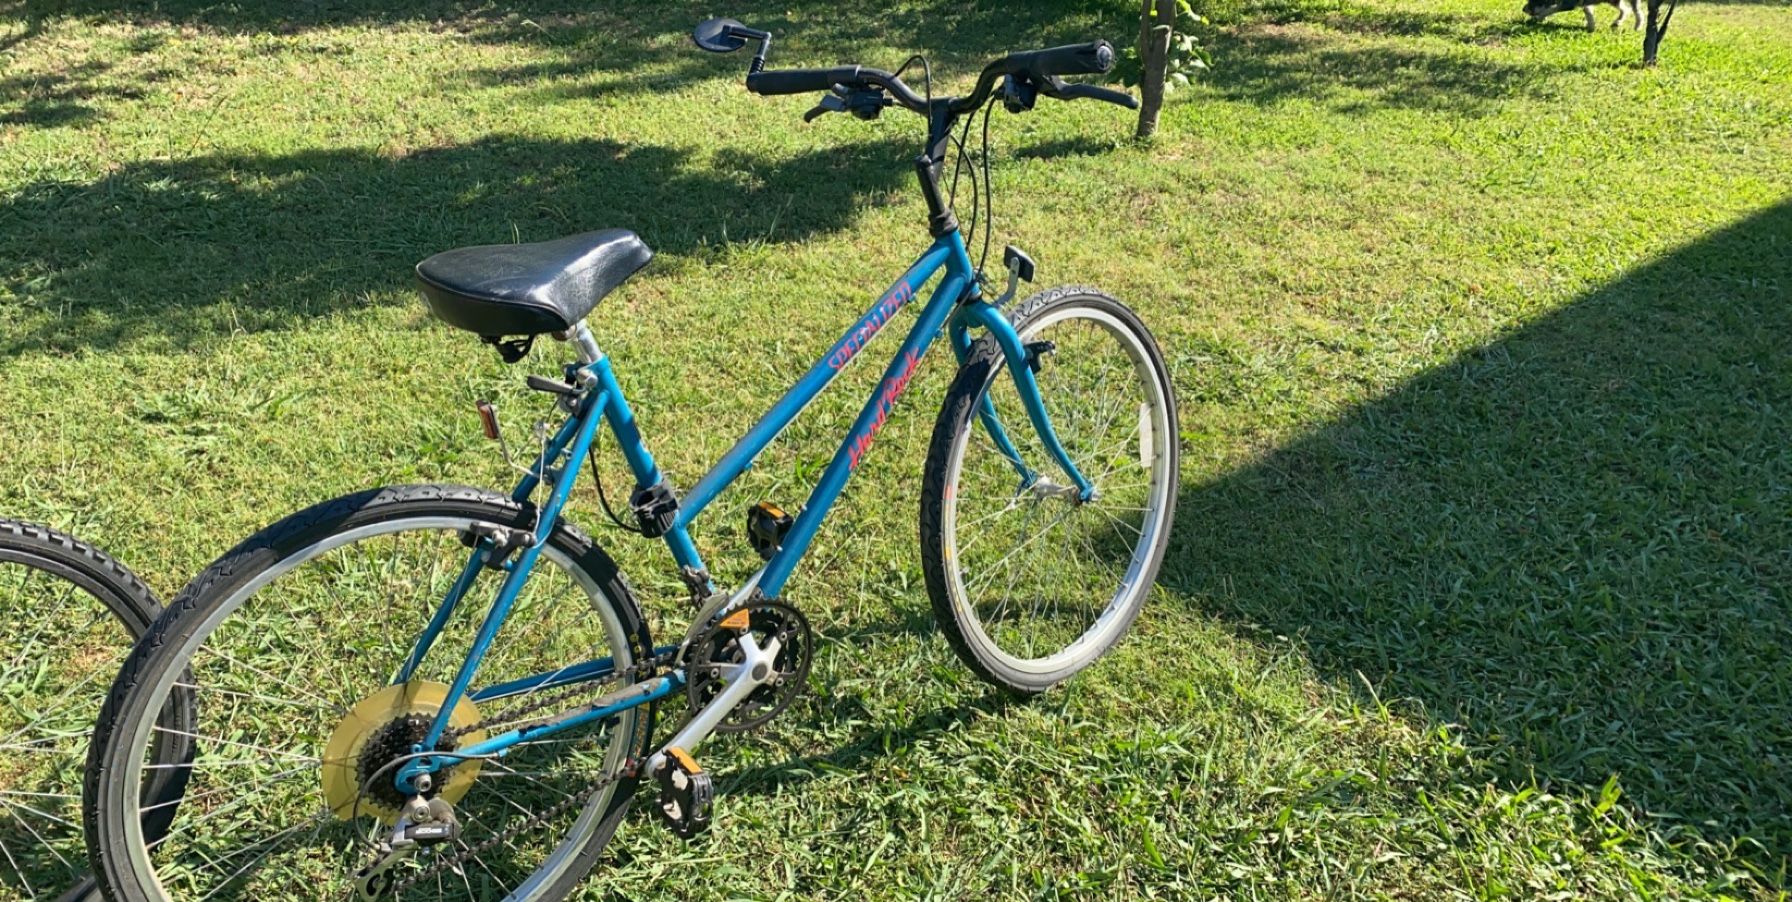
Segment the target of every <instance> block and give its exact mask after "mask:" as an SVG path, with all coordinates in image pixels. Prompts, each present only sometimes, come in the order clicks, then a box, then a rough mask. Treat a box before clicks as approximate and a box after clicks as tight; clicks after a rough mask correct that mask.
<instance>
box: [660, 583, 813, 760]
mask: <svg viewBox="0 0 1792 902" xmlns="http://www.w3.org/2000/svg"><path fill="white" fill-rule="evenodd" d="M741 610H744V611H745V612H746V614H747V631H748V632H750V633H752V635H753V640H754V641H755V642H757V643H758V644H759V646H760V647H762V648H763V647H764V646H765V645H766V644H767V643H769V642H770V641H771V640H773V639H777V640H778V643H779V644H778V654H777V656H776V657H774V658H773V659H772V673H771V675H770V676H769V677H767V679H766V681H765V683H763V684H761V685H760V686H759V688H757V689H754V690H753V691H752V692H751V693H749V694H748V695H747V697H746V698H744V699H741V702H740V704H739V705H736V706H735V708H734V710H733V711H730V712H728V716H727V717H725V718H723V719H722V722H721V723H719V724H717V725H716V732H718V733H744V732H746V731H748V730H755V729H758V728H759V727H763V726H765V725H766V724H768V723H770V722H771V720H772V718H774V717H777V716H778V714H779V713H781V712H782V711H783V710H784V709H785V708H788V707H790V703H791V702H792V701H795V700H796V697H797V694H798V693H800V692H802V691H803V689H804V688H805V687H806V686H807V685H808V682H809V666H810V664H811V663H812V662H813V660H814V651H815V636H814V633H812V632H811V631H810V630H809V620H808V618H806V617H804V616H803V612H801V611H799V610H797V609H796V608H794V607H791V606H790V605H788V604H785V603H784V602H782V601H772V600H769V599H762V600H759V601H755V602H752V603H750V604H748V605H747V606H746V607H745V608H743V609H741ZM739 613H740V612H739V611H736V612H735V613H734V614H733V615H732V616H731V617H725V618H722V619H721V620H718V621H717V622H716V623H715V624H712V625H711V626H710V627H709V629H707V630H705V631H704V632H702V633H701V634H699V635H698V636H697V639H696V641H694V642H692V643H691V645H690V652H689V654H688V655H687V656H686V659H685V673H686V674H687V676H688V677H689V682H688V683H687V684H686V686H685V697H686V699H687V700H688V701H689V703H690V706H691V712H692V713H693V714H695V713H696V711H697V710H698V709H700V708H702V707H703V706H705V705H707V704H709V703H710V702H712V701H714V700H715V698H716V696H718V695H720V694H721V693H722V690H723V688H725V686H726V682H725V681H724V679H723V677H724V676H725V675H726V674H727V673H728V672H729V671H731V670H733V669H734V667H735V666H736V665H738V664H740V663H741V661H743V660H745V657H746V655H745V652H743V651H742V650H741V648H740V635H741V631H740V630H738V629H733V628H730V627H727V626H723V625H722V622H723V621H725V620H729V619H734V618H736V617H738V616H739Z"/></svg>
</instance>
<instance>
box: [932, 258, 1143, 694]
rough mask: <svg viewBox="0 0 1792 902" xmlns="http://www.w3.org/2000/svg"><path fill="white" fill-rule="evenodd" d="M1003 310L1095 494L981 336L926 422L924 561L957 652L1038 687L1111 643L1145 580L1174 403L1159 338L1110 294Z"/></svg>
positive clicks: (1011, 685) (1070, 295) (979, 666)
mask: <svg viewBox="0 0 1792 902" xmlns="http://www.w3.org/2000/svg"><path fill="white" fill-rule="evenodd" d="M1010 320H1011V321H1012V322H1013V324H1014V327H1015V330H1016V331H1017V332H1019V333H1020V336H1021V340H1022V343H1023V344H1026V345H1027V346H1029V347H1032V348H1036V349H1038V351H1039V354H1038V359H1037V361H1036V362H1037V366H1038V373H1037V377H1036V378H1037V380H1038V383H1039V389H1040V395H1041V398H1042V399H1043V401H1044V403H1045V408H1046V412H1047V413H1048V414H1049V415H1050V417H1051V421H1052V425H1053V428H1054V431H1056V433H1057V435H1058V438H1059V440H1060V441H1061V442H1062V444H1063V445H1064V448H1065V450H1066V451H1067V452H1068V453H1069V455H1070V458H1071V460H1072V462H1074V463H1075V464H1076V467H1077V469H1078V470H1080V471H1081V472H1082V473H1083V474H1084V475H1085V476H1086V477H1087V478H1088V479H1089V480H1090V481H1091V482H1093V483H1094V486H1095V491H1096V494H1095V495H1094V497H1092V498H1090V499H1087V500H1082V499H1080V497H1079V496H1078V493H1077V492H1076V491H1075V488H1074V486H1071V485H1070V482H1071V481H1070V479H1069V477H1068V475H1067V474H1065V473H1063V472H1061V471H1060V469H1059V467H1058V466H1057V465H1056V463H1055V462H1054V461H1053V459H1052V457H1051V456H1050V455H1049V454H1048V453H1047V451H1046V450H1045V447H1044V445H1043V443H1041V442H1040V441H1039V438H1038V435H1037V433H1036V432H1035V431H1034V429H1033V427H1032V425H1031V423H1030V421H1029V420H1028V418H1027V416H1026V413H1025V408H1024V407H1023V406H1022V404H1021V400H1020V396H1019V394H1018V390H1017V389H1016V388H1015V385H1014V380H1013V379H1012V378H1010V375H1009V372H1008V367H1009V366H1011V365H1014V362H1012V361H1009V360H1007V359H1006V358H1005V356H1004V355H1003V353H1002V351H1001V348H1000V347H998V346H997V344H996V342H995V341H994V340H993V339H990V338H987V337H986V338H984V339H983V340H982V341H980V342H979V343H978V344H977V345H976V346H975V347H974V348H973V349H972V350H971V353H970V355H969V357H968V359H967V360H966V362H965V365H964V366H963V367H962V368H961V369H960V370H959V373H958V376H957V378H956V379H955V380H954V382H953V384H952V387H951V390H950V391H949V392H948V394H947V397H946V403H945V406H944V408H943V409H941V411H940V416H939V420H938V421H937V423H936V424H935V426H934V432H933V442H932V446H931V447H930V449H929V451H928V455H927V474H926V481H925V484H924V486H923V489H922V496H921V547H922V565H923V569H924V570H925V573H926V577H927V591H928V596H929V597H930V598H931V600H932V602H933V608H934V613H935V616H936V617H937V618H938V620H939V623H940V626H941V628H942V629H943V630H944V631H945V633H946V638H947V639H948V640H950V641H951V643H952V647H953V649H954V650H956V651H957V652H958V655H959V657H960V658H962V659H963V660H964V661H965V663H966V664H967V665H969V666H970V667H971V669H972V670H974V671H976V672H977V674H978V675H979V676H981V677H983V678H984V679H985V680H987V681H989V682H991V683H994V684H996V685H998V686H1002V687H1005V688H1007V689H1009V690H1010V691H1013V692H1017V693H1034V692H1040V691H1043V690H1045V689H1047V688H1049V687H1051V686H1053V685H1055V684H1057V683H1059V682H1061V681H1063V680H1065V679H1067V678H1069V677H1070V676H1071V675H1072V674H1075V673H1076V672H1077V671H1079V670H1081V669H1083V668H1084V667H1087V666H1089V665H1090V664H1091V663H1093V662H1094V661H1095V660H1096V659H1097V658H1099V657H1100V656H1101V655H1102V654H1104V653H1105V652H1106V651H1107V650H1108V649H1110V648H1112V647H1113V645H1114V643H1116V642H1118V641H1119V640H1120V638H1121V637H1122V636H1123V635H1125V633H1126V630H1127V628H1128V627H1129V626H1130V625H1131V624H1132V621H1133V619H1134V618H1135V617H1137V616H1138V612H1139V609H1140V608H1141V607H1142V606H1143V605H1144V602H1145V599H1146V597H1147V596H1149V594H1150V592H1151V585H1152V581H1153V580H1154V579H1156V577H1157V571H1158V568H1159V567H1160V566H1162V564H1163V558H1164V552H1165V548H1166V547H1167V544H1168V541H1169V535H1170V522H1171V517H1172V513H1173V510H1174V507H1175V501H1176V487H1177V467H1178V452H1177V444H1176V440H1177V428H1176V405H1175V399H1174V397H1173V395H1172V393H1171V389H1170V378H1169V373H1168V371H1167V369H1166V368H1165V366H1164V362H1163V356H1162V354H1161V352H1159V350H1158V347H1157V343H1156V342H1155V341H1154V340H1153V339H1152V337H1151V333H1150V332H1148V331H1147V330H1146V329H1145V326H1144V324H1143V323H1141V322H1140V321H1139V319H1138V317H1137V316H1135V315H1134V314H1133V313H1132V311H1131V310H1128V309H1127V308H1126V307H1125V305H1123V304H1121V303H1120V302H1119V301H1117V300H1114V299H1113V298H1111V297H1108V296H1107V295H1105V294H1102V293H1100V292H1098V291H1095V290H1093V289H1088V288H1074V287H1066V288H1054V289H1051V290H1048V291H1044V292H1041V293H1039V294H1037V295H1034V296H1033V297H1031V298H1029V299H1027V300H1026V301H1024V302H1022V303H1021V304H1019V305H1017V306H1016V307H1015V308H1014V309H1013V310H1012V312H1011V313H1010ZM1048 342H1049V344H1045V343H1048ZM1023 365H1024V364H1023ZM985 405H987V407H986V406H985ZM986 411H993V413H994V420H995V421H996V422H998V423H1000V424H1001V427H1002V432H1004V433H1005V434H1006V436H1007V437H1008V439H1009V440H1011V442H1012V448H1013V450H1014V451H1015V452H1018V458H1019V462H1020V464H1021V465H1022V466H1021V468H1017V467H1016V465H1015V461H1014V460H1013V459H1012V458H1011V457H1010V455H1009V454H1008V453H1007V452H1006V451H1005V450H1004V449H1003V447H1002V444H1001V443H1000V442H998V441H996V440H995V438H994V437H993V436H992V432H991V430H990V429H989V428H988V427H987V426H986V425H985V424H984V422H983V419H984V417H983V416H981V415H980V413H981V412H986ZM1023 469H1024V470H1026V475H1025V476H1023V473H1022V470H1023Z"/></svg>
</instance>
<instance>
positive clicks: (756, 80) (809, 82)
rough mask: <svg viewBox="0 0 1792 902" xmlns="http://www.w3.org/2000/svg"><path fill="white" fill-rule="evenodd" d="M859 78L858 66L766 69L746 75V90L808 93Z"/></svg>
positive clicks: (852, 81) (767, 93) (851, 82)
mask: <svg viewBox="0 0 1792 902" xmlns="http://www.w3.org/2000/svg"><path fill="white" fill-rule="evenodd" d="M858 80H859V67H858V66H835V67H834V68H832V69H767V70H765V71H763V72H754V73H753V74H751V75H748V76H747V90H749V91H752V92H753V93H755V94H765V95H772V94H809V93H813V92H815V91H826V90H828V89H830V88H832V87H833V86H835V85H837V84H853V83H855V82H857V81H858Z"/></svg>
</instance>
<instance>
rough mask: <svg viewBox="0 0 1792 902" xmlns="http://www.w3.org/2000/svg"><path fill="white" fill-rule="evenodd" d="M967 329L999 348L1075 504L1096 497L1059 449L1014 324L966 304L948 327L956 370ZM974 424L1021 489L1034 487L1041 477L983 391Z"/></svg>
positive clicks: (990, 309) (993, 310)
mask: <svg viewBox="0 0 1792 902" xmlns="http://www.w3.org/2000/svg"><path fill="white" fill-rule="evenodd" d="M972 326H981V327H982V328H983V329H985V330H986V331H987V332H988V333H989V335H990V337H991V338H993V339H995V342H996V346H997V347H999V348H1001V349H1002V356H1003V357H1004V358H1005V359H1006V360H1007V361H1008V373H1009V375H1010V376H1012V377H1013V379H1014V388H1015V391H1016V392H1017V393H1018V394H1019V395H1020V401H1021V406H1022V407H1024V408H1025V409H1026V411H1027V419H1028V420H1030V421H1031V422H1032V424H1033V430H1034V431H1035V432H1037V433H1038V434H1039V441H1040V442H1041V443H1042V444H1044V445H1045V450H1046V453H1048V454H1050V455H1051V457H1052V460H1053V461H1056V462H1057V464H1058V466H1059V467H1060V468H1061V469H1063V471H1064V474H1065V475H1066V476H1069V477H1070V482H1071V484H1072V485H1074V486H1076V493H1077V498H1078V500H1079V501H1088V500H1090V499H1091V498H1093V497H1095V485H1094V484H1093V483H1091V482H1090V481H1089V479H1088V477H1086V476H1084V475H1083V473H1082V471H1081V470H1080V469H1078V468H1077V465H1076V462H1075V461H1073V460H1071V459H1070V453H1069V452H1067V451H1065V450H1064V444H1063V443H1062V442H1061V441H1059V440H1058V433H1057V430H1055V429H1053V428H1052V421H1051V415H1050V414H1048V413H1046V410H1045V401H1044V400H1043V399H1042V398H1041V397H1040V394H1039V380H1038V379H1036V378H1035V377H1034V374H1033V361H1032V359H1031V358H1030V357H1029V351H1028V348H1027V347H1026V345H1025V344H1024V343H1023V342H1022V341H1021V338H1020V333H1019V332H1017V331H1016V330H1015V328H1014V324H1013V323H1010V322H1009V321H1008V317H1006V316H1004V315H1002V311H1001V310H1000V309H999V308H997V307H996V306H995V305H993V304H990V303H989V302H988V301H985V300H983V299H981V298H975V299H972V300H970V301H968V302H966V303H965V304H964V305H963V306H961V307H960V308H959V309H958V312H957V313H956V314H955V315H954V316H953V317H952V321H951V323H950V325H949V326H948V327H947V332H948V335H949V336H950V338H951V341H952V351H953V353H955V354H957V355H958V362H959V364H960V365H963V364H964V363H965V361H966V360H968V359H969V357H970V353H971V345H972V341H971V336H970V329H971V327H972ZM977 420H978V422H980V423H982V424H983V429H984V431H985V432H987V433H989V437H990V440H991V441H993V442H995V444H996V448H997V450H999V451H1001V453H1002V456H1003V457H1005V458H1007V460H1008V463H1009V465H1010V466H1012V467H1013V468H1014V471H1015V473H1016V474H1018V475H1019V476H1020V487H1021V488H1022V489H1027V488H1031V487H1032V486H1033V485H1034V483H1037V482H1038V481H1039V478H1040V474H1039V473H1038V472H1037V471H1036V470H1034V469H1033V468H1031V467H1029V466H1028V465H1027V463H1026V461H1025V460H1023V459H1022V458H1021V455H1020V451H1019V450H1017V449H1016V448H1015V447H1014V441H1013V440H1012V439H1010V438H1009V437H1008V430H1007V429H1006V428H1004V427H1003V425H1002V421H1001V418H1000V417H999V416H997V414H996V409H995V404H994V403H993V402H992V401H990V399H989V393H988V392H984V393H983V394H982V395H981V396H980V397H979V398H978V399H977Z"/></svg>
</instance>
